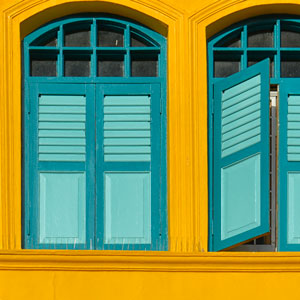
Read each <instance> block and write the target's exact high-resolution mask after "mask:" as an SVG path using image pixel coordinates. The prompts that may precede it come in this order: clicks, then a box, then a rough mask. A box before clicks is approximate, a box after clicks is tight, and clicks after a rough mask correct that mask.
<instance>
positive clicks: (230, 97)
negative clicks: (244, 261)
mask: <svg viewBox="0 0 300 300" xmlns="http://www.w3.org/2000/svg"><path fill="white" fill-rule="evenodd" d="M214 98H215V99H214V173H213V176H214V186H213V193H214V195H213V199H214V203H213V207H214V208H213V225H212V235H213V250H214V251H218V250H222V249H225V248H228V247H231V246H233V245H236V244H239V243H242V242H244V241H247V240H249V239H252V238H255V237H257V236H259V235H262V234H264V233H267V232H268V231H269V60H268V59H267V60H264V61H262V62H260V63H257V64H255V65H254V66H252V67H249V68H247V69H246V70H243V71H241V72H239V73H237V74H234V75H232V76H230V77H228V78H226V79H223V80H221V81H219V82H217V83H216V84H215V92H214Z"/></svg>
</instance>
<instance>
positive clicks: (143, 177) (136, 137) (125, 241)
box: [96, 84, 163, 249]
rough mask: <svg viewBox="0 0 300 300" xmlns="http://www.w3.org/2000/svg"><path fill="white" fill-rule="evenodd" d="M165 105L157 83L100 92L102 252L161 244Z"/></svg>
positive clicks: (106, 87) (104, 87)
mask: <svg viewBox="0 0 300 300" xmlns="http://www.w3.org/2000/svg"><path fill="white" fill-rule="evenodd" d="M160 101H161V98H160V85H158V84H132V85H118V84H115V85H101V87H99V88H98V89H97V92H96V104H97V108H96V114H97V138H96V139H97V144H98V145H97V190H98V191H99V192H97V195H99V196H98V197H97V201H98V203H99V205H98V208H97V214H98V217H97V227H98V229H97V232H98V234H99V240H98V245H97V247H98V248H101V249H103V248H104V249H156V246H157V245H161V240H159V239H162V236H163V235H162V234H161V229H160V222H161V221H160V219H161V216H160V214H161V212H160V210H159V208H158V207H159V205H160V201H161V199H160V197H161V114H160V105H161V103H160ZM101 116H103V117H101ZM102 195H103V197H102ZM101 202H102V204H101V205H100V203H101Z"/></svg>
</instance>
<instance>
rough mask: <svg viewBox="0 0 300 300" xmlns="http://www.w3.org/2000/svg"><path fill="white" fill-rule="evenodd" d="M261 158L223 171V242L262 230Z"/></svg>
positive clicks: (251, 159) (240, 163) (256, 157)
mask: <svg viewBox="0 0 300 300" xmlns="http://www.w3.org/2000/svg"><path fill="white" fill-rule="evenodd" d="M260 161H261V156H260V154H256V155H254V156H252V157H249V158H246V159H244V160H242V161H238V162H236V163H234V164H232V165H229V166H226V167H225V168H222V170H221V240H226V239H228V238H230V237H233V236H236V235H238V234H241V233H244V232H246V231H248V230H251V229H254V228H257V227H259V226H260V220H261V211H260V207H261V198H260V195H261V186H260V184H261V181H260V173H261V170H260Z"/></svg>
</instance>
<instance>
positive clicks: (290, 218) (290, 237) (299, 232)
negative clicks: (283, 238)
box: [287, 172, 300, 244]
mask: <svg viewBox="0 0 300 300" xmlns="http://www.w3.org/2000/svg"><path fill="white" fill-rule="evenodd" d="M287 180H288V183H287V186H288V188H287V191H288V195H287V222H288V225H287V243H288V244H300V218H299V214H300V201H299V195H300V172H288V175H287Z"/></svg>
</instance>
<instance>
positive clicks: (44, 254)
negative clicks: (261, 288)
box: [0, 250, 300, 272]
mask: <svg viewBox="0 0 300 300" xmlns="http://www.w3.org/2000/svg"><path fill="white" fill-rule="evenodd" d="M0 270H41V271H45V270H54V271H143V272H299V271H300V253H225V252H223V253H201V254H176V253H161V252H160V253H157V252H147V253H145V252H134V253H132V252H126V251H122V252H119V251H105V252H102V251H76V250H75V251H74V250H72V251H63V250H60V251H58V250H46V251H44V250H43V251H39V250H22V251H1V252H0Z"/></svg>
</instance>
